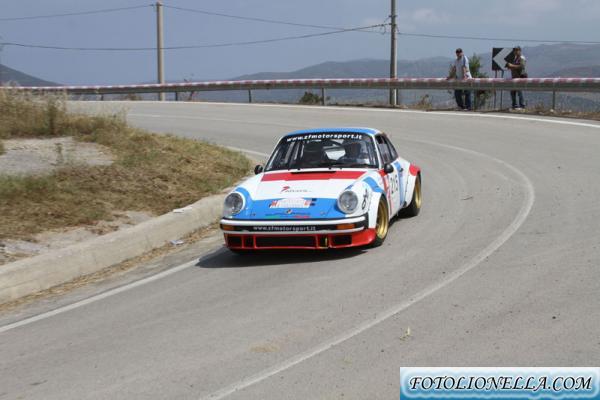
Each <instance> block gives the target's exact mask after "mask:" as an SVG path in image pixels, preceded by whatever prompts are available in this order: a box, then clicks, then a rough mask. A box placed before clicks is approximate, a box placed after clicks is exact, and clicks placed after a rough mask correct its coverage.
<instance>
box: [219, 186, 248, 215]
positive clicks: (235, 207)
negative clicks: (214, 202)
mask: <svg viewBox="0 0 600 400" xmlns="http://www.w3.org/2000/svg"><path fill="white" fill-rule="evenodd" d="M243 208H244V197H243V196H242V195H241V194H239V193H238V192H233V193H230V194H228V195H227V197H225V203H224V204H223V216H224V217H225V218H229V217H232V216H234V215H236V214H239V212H240V211H242V209H243Z"/></svg>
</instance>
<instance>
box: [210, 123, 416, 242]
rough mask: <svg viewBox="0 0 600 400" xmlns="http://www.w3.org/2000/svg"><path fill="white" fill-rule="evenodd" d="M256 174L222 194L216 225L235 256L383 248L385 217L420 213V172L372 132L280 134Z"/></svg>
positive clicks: (344, 130) (382, 135)
mask: <svg viewBox="0 0 600 400" xmlns="http://www.w3.org/2000/svg"><path fill="white" fill-rule="evenodd" d="M254 172H255V176H253V177H251V178H249V179H247V180H246V181H244V182H243V183H242V184H240V185H239V186H237V187H236V188H235V189H234V190H233V191H232V192H231V193H229V194H228V195H227V197H226V198H225V202H224V207H223V218H222V219H221V221H220V227H221V231H222V232H223V234H224V238H225V245H226V246H227V247H228V248H229V249H230V250H232V251H234V252H236V253H245V252H248V251H254V250H269V249H329V248H346V247H358V246H372V247H376V246H380V245H381V244H382V243H383V242H384V241H385V239H386V237H387V234H388V228H389V223H390V220H391V219H392V218H393V217H394V216H396V215H399V214H400V215H403V216H406V217H413V216H416V215H418V214H419V212H420V210H421V201H422V198H421V170H420V168H419V167H417V166H416V165H414V164H411V163H410V162H408V161H406V160H404V159H403V158H400V157H399V156H398V153H397V151H396V149H395V148H394V145H393V144H392V142H391V141H390V140H389V139H388V137H387V135H386V134H385V133H383V132H380V131H378V130H376V129H371V128H322V129H311V130H300V131H295V132H291V133H289V134H287V135H285V136H283V137H282V138H281V139H280V140H279V143H278V144H277V146H276V147H275V150H274V151H273V153H272V155H271V156H270V158H269V159H268V161H267V163H266V164H265V165H264V166H263V165H257V166H256V167H255V169H254Z"/></svg>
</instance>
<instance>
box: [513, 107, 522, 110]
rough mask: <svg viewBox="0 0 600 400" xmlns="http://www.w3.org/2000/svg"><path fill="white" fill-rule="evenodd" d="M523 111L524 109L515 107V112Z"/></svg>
mask: <svg viewBox="0 0 600 400" xmlns="http://www.w3.org/2000/svg"><path fill="white" fill-rule="evenodd" d="M522 109H523V107H514V108H513V110H515V111H521V110H522Z"/></svg>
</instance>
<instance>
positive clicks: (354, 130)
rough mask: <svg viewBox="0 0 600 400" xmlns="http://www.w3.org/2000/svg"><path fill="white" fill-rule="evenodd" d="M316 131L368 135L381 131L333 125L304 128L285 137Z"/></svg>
mask: <svg viewBox="0 0 600 400" xmlns="http://www.w3.org/2000/svg"><path fill="white" fill-rule="evenodd" d="M316 133H364V134H367V135H371V136H375V135H377V134H378V133H381V131H379V130H377V129H373V128H360V127H333V128H316V129H302V130H299V131H294V132H290V133H288V134H286V135H284V136H283V137H287V136H294V135H307V134H316Z"/></svg>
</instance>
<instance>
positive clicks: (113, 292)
mask: <svg viewBox="0 0 600 400" xmlns="http://www.w3.org/2000/svg"><path fill="white" fill-rule="evenodd" d="M197 263H198V260H193V261H189V262H187V263H185V264H182V265H179V266H177V267H174V268H171V269H168V270H166V271H163V272H159V273H158V274H156V275H152V276H149V277H147V278H144V279H140V280H139V281H135V282H132V283H129V284H127V285H123V286H120V287H118V288H115V289H111V290H108V291H106V292H104V293H100V294H97V295H95V296H92V297H88V298H87V299H83V300H80V301H78V302H75V303H72V304H69V305H66V306H64V307H60V308H57V309H55V310H52V311H48V312H45V313H42V314H38V315H35V316H33V317H29V318H25V319H23V320H21V321H17V322H13V323H12V324H8V325H4V326H2V327H0V333H3V332H6V331H10V330H11V329H15V328H18V327H20V326H24V325H29V324H31V323H34V322H37V321H41V320H43V319H46V318H50V317H53V316H55V315H58V314H62V313H65V312H67V311H71V310H74V309H76V308H79V307H83V306H85V305H88V304H91V303H94V302H96V301H98V300H102V299H105V298H107V297H111V296H114V295H116V294H119V293H122V292H125V291H127V290H130V289H133V288H136V287H138V286H142V285H145V284H147V283H150V282H154V281H157V280H159V279H162V278H164V277H167V276H169V275H173V274H175V273H177V272H179V271H183V270H184V269H187V268H190V267H193V266H194V265H196V264H197Z"/></svg>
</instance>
